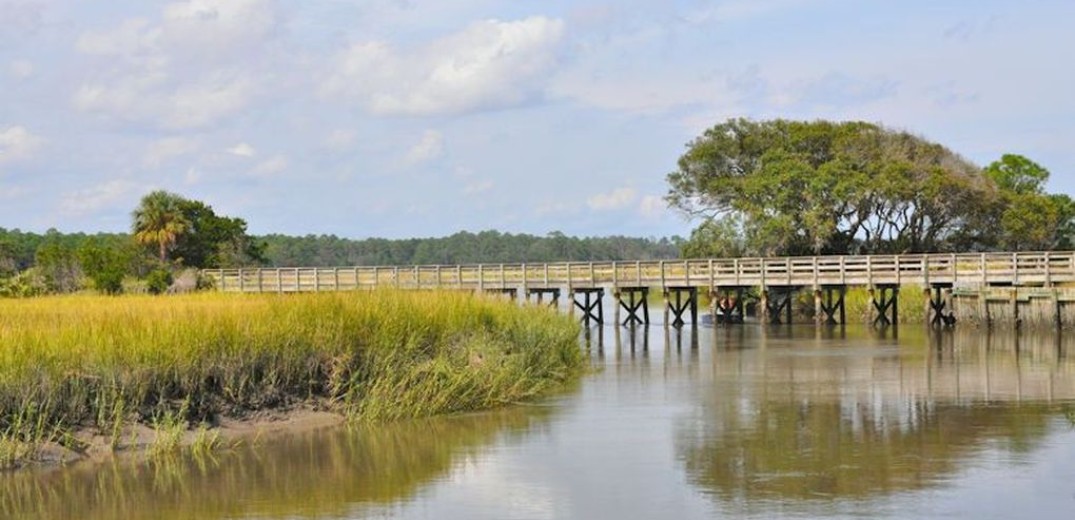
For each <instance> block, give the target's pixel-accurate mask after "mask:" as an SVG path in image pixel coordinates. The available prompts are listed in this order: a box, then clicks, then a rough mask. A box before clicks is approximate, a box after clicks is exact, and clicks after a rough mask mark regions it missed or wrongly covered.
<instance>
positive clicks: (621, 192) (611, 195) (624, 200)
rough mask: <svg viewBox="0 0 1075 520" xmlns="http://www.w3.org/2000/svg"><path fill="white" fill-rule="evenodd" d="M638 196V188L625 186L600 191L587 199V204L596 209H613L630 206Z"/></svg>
mask: <svg viewBox="0 0 1075 520" xmlns="http://www.w3.org/2000/svg"><path fill="white" fill-rule="evenodd" d="M637 196H638V191H637V190H635V189H634V188H631V187H626V186H625V187H622V188H616V189H614V190H612V191H610V192H608V193H598V194H597V195H594V196H592V197H590V198H588V199H586V205H587V206H589V207H590V209H592V210H594V211H613V210H617V209H623V208H626V207H627V206H630V205H631V204H632V203H634V201H635V198H636V197H637Z"/></svg>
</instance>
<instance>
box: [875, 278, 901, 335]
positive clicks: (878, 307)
mask: <svg viewBox="0 0 1075 520" xmlns="http://www.w3.org/2000/svg"><path fill="white" fill-rule="evenodd" d="M870 301H871V303H872V304H873V308H874V310H875V311H876V312H877V315H876V316H875V317H874V319H873V324H874V326H882V327H884V326H888V325H899V324H900V312H899V301H900V286H898V285H878V286H876V287H872V288H870Z"/></svg>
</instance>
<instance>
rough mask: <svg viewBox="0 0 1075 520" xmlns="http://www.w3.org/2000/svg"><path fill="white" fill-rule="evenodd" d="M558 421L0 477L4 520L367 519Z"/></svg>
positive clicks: (468, 420)
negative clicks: (474, 458)
mask: <svg viewBox="0 0 1075 520" xmlns="http://www.w3.org/2000/svg"><path fill="white" fill-rule="evenodd" d="M550 414H551V411H550V409H548V408H527V409H516V410H509V411H499V412H493V413H486V414H479V415H471V416H460V417H453V418H442V419H432V420H424V421H416V422H408V423H401V424H394V425H389V426H381V427H376V428H358V429H354V430H350V431H348V430H339V429H337V430H334V431H323V432H312V433H307V434H301V435H295V436H291V437H286V438H280V439H274V440H272V441H271V442H266V443H264V444H263V445H259V446H255V447H248V448H245V449H240V450H237V451H234V452H224V453H221V454H218V455H216V458H215V459H204V458H203V459H189V458H186V457H175V458H166V459H163V460H155V461H152V462H140V463H139V462H134V461H113V462H111V463H107V464H106V465H105V466H103V467H102V466H100V465H85V466H81V467H75V468H56V469H52V470H48V471H42V472H15V473H9V474H0V518H20V519H22V518H26V519H34V518H42V519H44V518H80V519H97V518H100V519H113V518H125V519H140V518H145V519H150V518H153V519H156V518H198V519H205V518H234V517H237V516H242V517H257V518H296V517H323V516H337V515H351V514H353V515H356V516H364V515H365V514H368V513H370V512H372V511H376V510H377V509H378V508H379V507H383V506H386V505H390V504H392V503H394V502H398V501H401V500H404V499H407V498H409V497H413V496H414V495H415V494H416V493H418V492H419V490H421V489H422V488H423V487H424V486H426V485H428V484H430V483H431V482H433V481H435V480H436V479H438V478H443V477H445V476H446V475H447V474H448V473H450V471H451V470H452V468H453V467H454V465H456V464H458V463H459V462H460V461H462V460H465V459H466V458H467V457H468V456H470V455H472V454H474V453H477V452H478V451H480V449H481V447H483V446H485V445H487V444H489V443H491V442H494V441H496V440H497V439H502V440H503V439H509V440H510V439H515V440H518V439H520V438H521V437H523V436H525V435H526V434H528V433H530V432H532V431H534V430H535V429H543V428H545V427H546V426H547V422H548V420H549V418H550ZM363 511H365V512H363Z"/></svg>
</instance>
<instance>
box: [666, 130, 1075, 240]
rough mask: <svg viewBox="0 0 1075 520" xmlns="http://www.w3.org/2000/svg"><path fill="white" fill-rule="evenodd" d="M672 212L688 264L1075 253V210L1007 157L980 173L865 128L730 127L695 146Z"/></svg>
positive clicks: (939, 150)
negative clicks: (683, 229) (701, 260)
mask: <svg viewBox="0 0 1075 520" xmlns="http://www.w3.org/2000/svg"><path fill="white" fill-rule="evenodd" d="M678 166H679V167H678V169H677V170H676V171H674V172H672V173H670V174H669V175H668V177H667V179H668V183H669V192H668V195H667V197H666V200H667V201H668V203H669V205H670V206H671V207H673V208H676V209H678V210H680V211H681V212H682V213H684V214H685V215H687V216H688V217H690V218H695V219H698V220H700V224H699V225H698V227H696V228H695V229H694V231H693V232H692V233H691V236H690V238H689V240H688V241H687V242H686V243H685V244H684V248H683V254H684V256H688V257H734V256H788V255H824V254H870V253H925V252H956V251H988V250H1010V251H1022V250H1050V249H1070V248H1071V247H1072V240H1073V237H1075V203H1073V201H1072V199H1071V197H1069V196H1068V195H1065V194H1053V193H1047V192H1046V191H1045V183H1046V181H1047V180H1048V178H1049V171H1048V170H1046V169H1045V168H1043V167H1042V166H1041V165H1039V164H1037V163H1035V162H1033V161H1032V160H1030V159H1028V158H1026V157H1023V156H1020V155H1015V154H1006V155H1004V156H1002V157H1001V158H1000V159H998V160H997V161H995V162H993V163H991V164H989V165H987V166H986V167H984V168H979V167H978V166H976V165H974V164H973V163H971V162H969V161H967V160H965V159H963V158H962V157H960V156H959V155H957V154H956V153H954V152H952V151H951V150H949V149H948V148H946V147H944V146H942V145H940V144H937V143H933V142H930V141H928V140H926V139H923V138H921V137H918V136H915V135H912V134H910V133H908V132H902V131H895V130H892V129H888V128H885V127H882V126H880V125H875V124H871V123H863V122H829V121H787V120H772V121H760V122H759V121H751V120H746V119H731V120H728V121H726V122H724V123H721V124H718V125H716V126H714V127H712V128H710V129H708V130H706V131H705V132H704V133H703V135H701V136H700V137H698V138H697V139H695V140H694V141H692V142H691V143H689V144H688V145H687V151H686V152H685V153H684V154H683V155H682V157H680V159H679V163H678Z"/></svg>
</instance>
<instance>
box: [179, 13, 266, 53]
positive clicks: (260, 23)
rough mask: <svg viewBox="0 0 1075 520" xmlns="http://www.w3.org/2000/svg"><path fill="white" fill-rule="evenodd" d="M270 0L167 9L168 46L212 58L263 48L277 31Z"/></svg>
mask: <svg viewBox="0 0 1075 520" xmlns="http://www.w3.org/2000/svg"><path fill="white" fill-rule="evenodd" d="M276 25H277V17H276V10H275V2H272V1H271V0H228V1H226V2H221V1H219V0H188V1H183V2H175V3H172V4H169V5H168V6H166V7H165V8H164V20H163V23H162V28H161V30H162V38H163V40H164V41H165V43H167V44H169V45H174V46H176V47H182V48H184V49H186V50H187V51H196V52H197V53H198V54H199V55H206V56H212V55H214V54H217V55H218V54H219V53H221V52H223V53H239V52H243V51H246V50H249V49H250V48H251V47H254V46H257V45H260V44H261V43H262V42H263V41H264V40H265V39H267V38H269V37H271V36H272V34H273V32H274V31H275V29H276Z"/></svg>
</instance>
